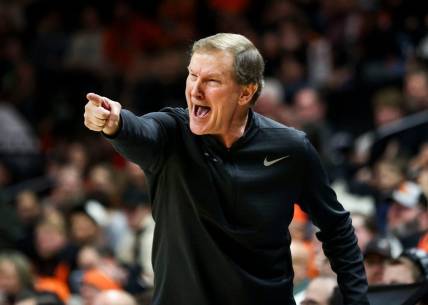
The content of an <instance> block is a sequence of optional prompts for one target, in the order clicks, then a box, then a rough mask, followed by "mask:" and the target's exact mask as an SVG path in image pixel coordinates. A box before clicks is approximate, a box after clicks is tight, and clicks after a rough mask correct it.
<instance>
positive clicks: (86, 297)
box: [80, 283, 101, 305]
mask: <svg viewBox="0 0 428 305" xmlns="http://www.w3.org/2000/svg"><path fill="white" fill-rule="evenodd" d="M100 292H101V291H100V290H99V289H97V288H96V287H94V286H92V285H87V284H84V283H83V284H82V286H81V288H80V294H81V296H82V299H83V304H84V305H93V304H94V300H95V298H96V296H97V295H98V294H99V293H100Z"/></svg>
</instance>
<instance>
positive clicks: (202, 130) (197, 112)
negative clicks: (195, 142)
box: [186, 51, 256, 136]
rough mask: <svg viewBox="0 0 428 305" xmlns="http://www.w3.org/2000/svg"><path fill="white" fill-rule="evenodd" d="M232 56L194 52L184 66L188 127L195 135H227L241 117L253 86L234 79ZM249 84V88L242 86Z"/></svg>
mask: <svg viewBox="0 0 428 305" xmlns="http://www.w3.org/2000/svg"><path fill="white" fill-rule="evenodd" d="M233 62H234V59H233V56H232V54H230V53H229V52H225V51H209V52H196V53H194V54H193V56H192V58H191V60H190V64H189V66H188V70H189V74H188V76H187V81H186V100H187V106H188V109H189V118H190V129H191V131H192V132H193V133H194V134H197V135H206V134H212V135H220V136H222V135H228V134H230V132H231V131H233V130H235V128H236V127H237V123H241V122H242V120H244V121H245V118H246V115H247V108H248V107H249V103H250V99H251V97H252V95H253V94H254V92H255V89H256V87H254V88H253V87H252V86H241V85H239V84H238V83H237V81H236V80H235V75H234V68H233ZM249 87H252V89H254V90H253V91H251V92H249V91H248V90H246V89H245V88H249Z"/></svg>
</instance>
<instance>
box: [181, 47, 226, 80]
mask: <svg viewBox="0 0 428 305" xmlns="http://www.w3.org/2000/svg"><path fill="white" fill-rule="evenodd" d="M188 69H189V71H191V72H193V73H203V74H213V73H216V74H221V75H230V74H231V73H234V58H233V55H232V54H231V53H230V52H228V51H223V50H198V51H197V52H195V53H193V54H192V57H191V58H190V62H189V66H188Z"/></svg>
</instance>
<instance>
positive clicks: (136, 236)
mask: <svg viewBox="0 0 428 305" xmlns="http://www.w3.org/2000/svg"><path fill="white" fill-rule="evenodd" d="M124 196H125V197H124V201H123V204H124V207H123V208H124V210H125V214H126V218H127V220H128V226H129V228H130V230H131V231H130V232H129V233H128V234H126V235H124V236H122V240H121V242H120V244H119V247H118V252H117V253H116V254H117V257H118V258H119V260H121V261H122V262H124V263H126V264H127V265H128V266H129V267H130V269H131V272H132V274H135V275H134V276H135V279H134V280H133V279H132V275H131V278H130V279H129V281H130V282H129V283H128V284H129V287H128V289H129V290H137V291H138V290H142V289H144V288H146V287H152V286H153V276H154V275H153V267H152V264H151V257H152V255H151V253H152V243H153V233H154V227H155V223H154V220H153V217H152V214H151V207H150V203H149V201H148V200H149V198H148V196H147V194H146V193H144V192H142V191H141V190H138V189H128V191H127V192H126V193H125V195H124ZM138 286H140V287H138Z"/></svg>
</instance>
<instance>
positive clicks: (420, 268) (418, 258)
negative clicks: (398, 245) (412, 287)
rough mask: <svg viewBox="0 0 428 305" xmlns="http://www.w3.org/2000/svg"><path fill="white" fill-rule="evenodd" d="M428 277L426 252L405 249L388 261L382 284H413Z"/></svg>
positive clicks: (427, 255)
mask: <svg viewBox="0 0 428 305" xmlns="http://www.w3.org/2000/svg"><path fill="white" fill-rule="evenodd" d="M426 279H428V254H427V253H426V252H425V251H423V250H420V249H415V248H411V249H408V250H405V251H404V252H403V253H402V254H401V255H400V257H398V258H397V259H394V260H392V261H390V262H389V263H388V265H387V266H386V268H385V274H384V278H383V283H384V284H413V283H417V282H421V281H423V280H426Z"/></svg>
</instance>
